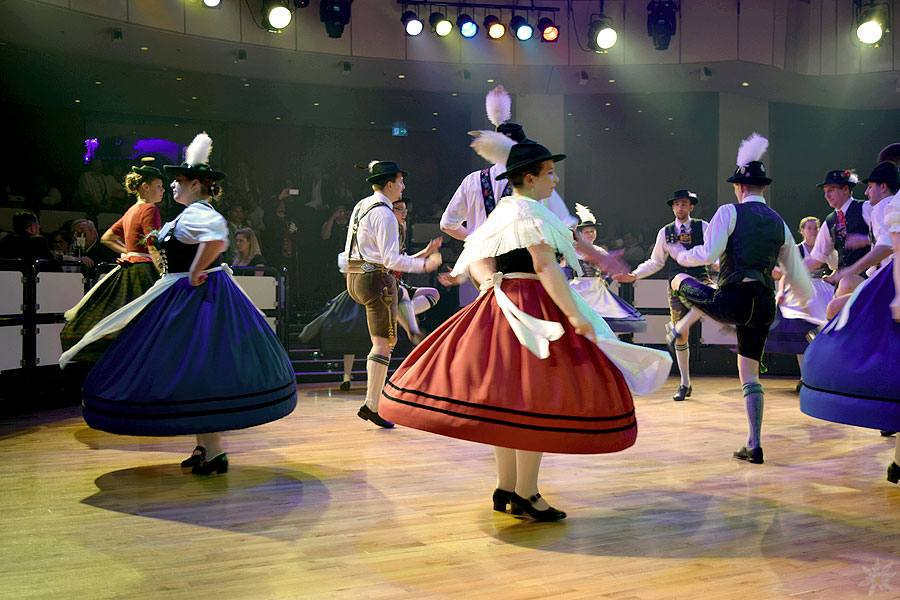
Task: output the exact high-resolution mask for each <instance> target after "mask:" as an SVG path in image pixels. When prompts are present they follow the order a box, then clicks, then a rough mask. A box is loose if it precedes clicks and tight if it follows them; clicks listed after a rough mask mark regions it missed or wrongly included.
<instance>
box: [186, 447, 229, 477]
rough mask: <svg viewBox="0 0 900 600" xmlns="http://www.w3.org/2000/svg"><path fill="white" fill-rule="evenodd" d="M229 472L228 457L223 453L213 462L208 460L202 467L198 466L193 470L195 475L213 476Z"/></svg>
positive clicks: (214, 458)
mask: <svg viewBox="0 0 900 600" xmlns="http://www.w3.org/2000/svg"><path fill="white" fill-rule="evenodd" d="M227 472H228V456H227V455H226V454H225V453H224V452H223V453H222V454H219V455H217V456H215V457H213V459H212V460H208V461H206V462H204V463H203V464H202V465H197V466H196V467H194V468H193V469H191V473H193V474H194V475H211V474H212V473H219V474H222V473H227Z"/></svg>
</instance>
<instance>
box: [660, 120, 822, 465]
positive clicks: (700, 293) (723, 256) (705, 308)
mask: <svg viewBox="0 0 900 600" xmlns="http://www.w3.org/2000/svg"><path fill="white" fill-rule="evenodd" d="M767 147H768V140H766V139H765V138H763V137H762V136H760V135H758V134H753V135H752V136H751V137H750V138H748V139H747V140H745V141H744V142H743V143H742V144H741V148H740V150H739V151H738V160H737V164H738V168H737V169H736V170H735V172H734V174H733V175H732V176H731V177H729V178H728V179H727V180H726V181H728V182H730V183H732V184H733V185H734V195H735V197H736V198H737V200H738V203H737V204H725V205H723V206H720V207H719V209H718V210H717V211H716V214H714V215H713V217H712V219H710V221H709V227H708V228H707V234H706V236H705V239H704V241H703V244H701V245H698V246H694V247H693V248H691V249H690V250H687V249H685V248H684V247H683V246H682V245H681V244H679V243H670V244H668V251H669V255H670V256H672V258H674V259H676V260H677V261H678V262H679V263H680V264H682V265H684V266H686V267H694V266H699V265H708V264H712V263H713V262H715V261H716V260H717V259H718V260H719V279H718V288H714V287H712V286H709V285H706V284H703V283H701V282H700V281H698V280H697V279H695V278H694V277H692V276H690V275H688V274H687V273H679V274H678V275H676V276H675V277H674V278H673V279H672V284H671V285H672V289H673V290H676V291H677V292H678V293H679V294H681V295H682V296H683V297H684V298H685V300H686V301H687V302H688V303H690V304H691V305H692V306H693V307H695V308H696V309H698V310H699V311H700V312H702V313H704V314H705V315H707V316H709V317H711V318H712V319H714V320H716V321H719V322H720V323H727V324H732V325H735V326H736V327H735V329H736V333H737V343H738V361H737V362H738V373H739V375H740V378H741V384H742V388H743V393H744V405H745V408H746V410H747V420H748V422H749V430H750V434H749V436H748V440H747V444H746V445H745V446H743V447H741V448H740V449H738V450H736V451H735V452H734V455H733V456H734V458H737V459H740V460H746V461H748V462H751V463H755V464H759V463H762V462H763V451H762V445H761V442H760V434H761V430H762V418H763V388H762V385H760V383H759V361H760V359H761V358H762V353H763V349H764V348H765V345H766V337H767V336H768V333H769V325H771V324H772V321H773V320H774V319H775V280H774V279H773V278H772V269H773V268H774V267H775V265H776V264H777V265H778V266H779V268H781V270H782V272H783V273H784V275H783V276H784V277H785V278H787V282H788V283H789V284H790V285H791V290H792V291H793V293H794V295H795V296H796V297H797V299H798V300H799V301H800V303H801V305H803V306H805V305H806V304H807V302H809V299H810V298H811V297H812V283H811V282H810V279H809V273H808V271H807V269H806V268H805V267H804V265H803V262H802V260H801V258H800V252H799V251H798V250H797V247H796V246H795V245H794V237H793V234H792V233H791V230H790V228H788V226H787V225H786V224H785V223H784V220H783V219H782V218H781V217H780V216H779V215H778V213H776V212H775V211H774V210H772V209H771V208H769V207H768V206H766V201H765V198H763V196H762V194H763V192H764V190H765V189H766V186H768V185H769V184H770V183H771V182H772V180H771V179H770V178H769V177H767V176H766V169H765V166H764V165H763V163H762V162H760V160H759V159H760V158H761V157H762V155H763V153H764V152H765V151H766V148H767ZM671 333H672V334H674V335H676V336H677V335H681V333H682V330H681V323H680V322H679V323H676V324H675V325H674V327H673V331H672V332H671Z"/></svg>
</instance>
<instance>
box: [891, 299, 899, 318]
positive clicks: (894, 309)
mask: <svg viewBox="0 0 900 600" xmlns="http://www.w3.org/2000/svg"><path fill="white" fill-rule="evenodd" d="M891 316H892V317H893V318H894V320H895V321H897V322H900V294H898V295H896V296H894V301H893V302H891Z"/></svg>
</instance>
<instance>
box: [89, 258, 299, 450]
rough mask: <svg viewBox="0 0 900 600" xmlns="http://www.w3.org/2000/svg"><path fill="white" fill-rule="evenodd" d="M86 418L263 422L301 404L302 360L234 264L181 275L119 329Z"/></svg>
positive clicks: (93, 375) (153, 430) (135, 427)
mask: <svg viewBox="0 0 900 600" xmlns="http://www.w3.org/2000/svg"><path fill="white" fill-rule="evenodd" d="M82 399H83V407H84V420H85V421H86V422H87V424H88V425H90V426H91V427H93V428H94V429H100V430H103V431H108V432H110V433H118V434H124V435H152V436H161V435H183V434H194V433H212V432H217V431H226V430H230V429H242V428H244V427H252V426H254V425H261V424H262V423H268V422H269V421H274V420H276V419H280V418H281V417H284V416H286V415H288V414H290V412H291V411H292V410H294V407H295V406H296V404H297V394H296V383H295V377H294V369H293V367H292V366H291V362H290V360H289V358H288V356H287V353H286V352H285V351H284V348H283V347H282V345H281V342H280V341H279V340H278V338H277V337H276V336H275V334H274V333H273V332H272V329H271V327H269V324H268V323H266V321H265V319H264V317H263V316H262V315H261V314H260V313H259V311H258V310H257V309H256V308H255V307H254V306H253V304H252V303H251V302H250V300H248V299H247V297H246V296H245V295H244V294H243V293H242V291H241V290H240V289H239V288H238V287H237V285H236V284H235V283H234V281H233V280H232V279H231V278H230V277H229V276H228V274H227V273H224V272H221V271H214V272H212V273H210V274H209V278H208V279H207V280H206V283H204V284H203V285H201V286H198V287H193V286H192V285H191V284H190V281H189V280H188V279H187V278H184V279H180V280H178V281H177V282H175V284H174V285H172V287H170V288H169V289H167V290H166V291H165V292H163V293H162V295H160V296H159V297H158V298H156V299H155V300H153V301H152V302H151V303H150V304H149V305H147V307H146V308H145V309H144V310H143V311H142V312H141V313H140V314H139V315H138V316H137V317H135V318H134V319H133V320H132V321H131V322H130V323H129V324H128V325H126V326H125V328H124V329H122V331H121V332H119V335H118V337H116V339H115V340H114V341H113V343H112V344H111V345H110V347H109V349H108V350H107V351H106V353H105V354H104V355H103V356H102V357H101V359H100V360H99V361H98V362H97V364H96V365H95V366H94V368H93V370H91V372H90V374H89V375H88V377H87V379H86V380H85V382H84V388H83V392H82Z"/></svg>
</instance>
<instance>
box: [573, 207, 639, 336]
mask: <svg viewBox="0 0 900 600" xmlns="http://www.w3.org/2000/svg"><path fill="white" fill-rule="evenodd" d="M575 214H577V215H578V219H579V223H578V228H577V229H578V232H579V233H580V234H581V239H582V241H583V242H584V243H585V244H590V245H592V246H593V247H594V248H595V249H596V250H597V251H602V249H601V248H599V247H598V246H594V245H593V244H594V240H596V239H597V226H598V225H599V223H597V219H596V218H595V217H594V213H592V212H591V209H589V208H588V207H587V206H584V205H583V204H577V203H576V204H575ZM576 255H577V256H578V263H579V265H580V266H581V271H582V275H580V276H577V277H575V278H574V279H572V280H571V281H570V282H569V285H570V286H571V287H572V289H573V290H575V291H576V292H578V294H579V295H581V297H582V298H584V300H585V301H586V302H587V303H588V304H590V305H591V308H593V309H594V310H595V311H597V314H599V315H600V316H601V317H603V319H604V320H605V321H606V322H607V323H608V324H609V327H610V328H611V329H612V330H613V331H615V332H616V333H639V332H642V331H646V330H647V320H646V319H644V317H643V316H641V313H639V312H638V311H637V310H636V309H635V308H634V307H633V306H631V305H630V304H629V303H627V302H625V301H624V300H622V299H621V298H619V296H618V295H616V294H615V293H614V292H613V291H612V290H610V289H609V286H608V285H607V282H606V281H605V280H604V278H603V273H602V270H601V269H600V268H599V267H598V266H596V265H595V264H594V263H592V262H590V261H589V260H586V259H585V257H584V254H583V253H582V252H578V251H577V250H576Z"/></svg>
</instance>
